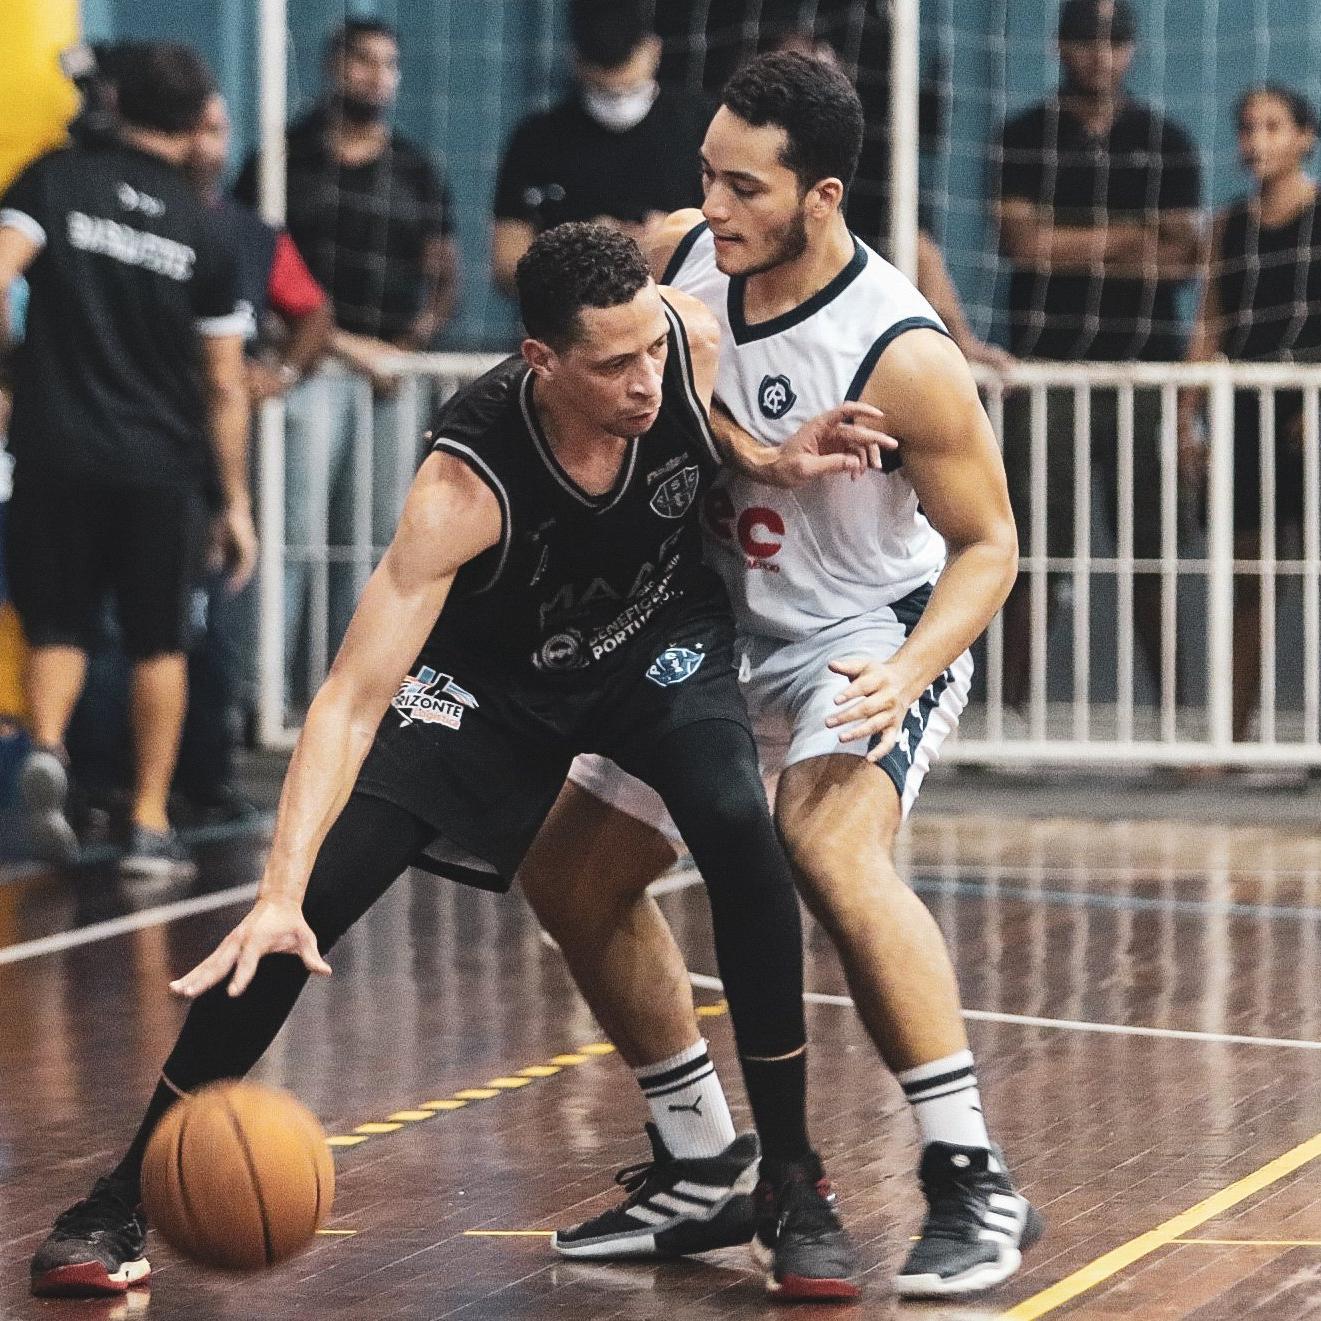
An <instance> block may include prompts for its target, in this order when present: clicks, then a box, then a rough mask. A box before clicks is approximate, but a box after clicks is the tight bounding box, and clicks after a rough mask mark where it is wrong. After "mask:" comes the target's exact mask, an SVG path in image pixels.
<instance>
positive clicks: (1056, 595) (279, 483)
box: [259, 354, 1321, 766]
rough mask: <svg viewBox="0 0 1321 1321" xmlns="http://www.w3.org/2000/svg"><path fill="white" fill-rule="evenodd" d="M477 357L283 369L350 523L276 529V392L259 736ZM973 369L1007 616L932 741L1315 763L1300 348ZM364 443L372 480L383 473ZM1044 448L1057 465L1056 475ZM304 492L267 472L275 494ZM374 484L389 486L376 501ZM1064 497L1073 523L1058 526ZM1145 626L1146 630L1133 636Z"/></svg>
mask: <svg viewBox="0 0 1321 1321" xmlns="http://www.w3.org/2000/svg"><path fill="white" fill-rule="evenodd" d="M496 361H498V358H496V357H494V356H490V355H463V354H430V355H418V356H414V357H410V358H408V359H407V374H406V375H405V376H404V377H403V378H402V379H401V382H400V386H399V389H398V392H397V394H396V396H395V398H394V400H393V403H392V404H391V406H390V408H389V409H388V410H383V409H382V408H381V406H380V405H379V403H378V404H377V405H376V406H375V408H374V405H373V399H372V394H371V389H370V386H369V384H368V383H367V382H366V381H363V380H357V379H352V378H348V377H346V376H345V375H344V374H343V373H337V372H334V371H330V372H326V373H321V374H318V376H317V377H315V378H314V379H313V380H311V381H308V382H306V383H305V384H304V385H303V386H301V387H299V391H300V393H299V395H298V396H296V397H295V398H293V399H291V400H290V402H289V405H288V411H289V412H294V411H299V412H301V415H302V427H301V431H299V432H298V434H299V435H300V437H301V439H300V443H302V444H306V443H307V439H306V438H307V436H308V435H309V434H312V435H316V434H318V426H320V433H321V434H322V435H323V436H324V435H329V434H330V433H331V432H333V429H334V426H336V425H340V426H343V425H348V426H349V429H350V433H351V434H350V437H349V441H348V442H342V443H348V444H349V445H350V451H351V452H350V453H349V455H348V456H347V457H343V458H342V459H341V462H342V463H345V464H347V467H346V468H345V472H346V474H347V477H348V479H347V480H346V481H345V482H344V484H343V486H342V489H341V490H340V491H339V492H338V497H339V503H338V514H339V518H340V526H341V528H342V529H343V528H347V529H348V530H349V534H348V535H347V536H345V535H341V536H340V537H339V538H335V537H332V536H327V535H326V529H325V527H324V526H320V527H319V530H320V535H317V536H313V537H311V538H309V539H307V540H306V541H303V542H300V543H297V544H286V537H285V518H284V514H285V489H284V487H285V478H286V473H289V472H294V473H296V472H299V471H306V470H307V462H306V457H307V456H304V462H303V464H302V467H301V468H299V467H297V466H296V465H295V466H291V467H286V460H285V458H284V457H283V451H284V445H283V427H282V417H281V414H282V412H284V411H286V410H284V409H282V408H281V407H280V406H279V405H275V406H268V408H267V410H266V413H265V414H264V417H263V425H262V429H261V441H260V450H259V485H260V496H261V531H262V533H263V539H264V545H263V560H262V609H261V638H260V648H259V650H260V656H261V684H260V693H261V698H260V700H261V710H260V713H259V716H260V720H259V726H260V730H261V733H262V737H263V740H264V741H265V742H267V743H268V744H272V745H277V744H287V743H288V742H290V741H291V739H292V737H293V733H294V728H293V726H294V725H296V721H297V719H298V716H299V710H300V704H299V703H297V702H293V703H291V701H290V699H289V693H290V680H291V679H292V680H294V686H295V687H296V688H297V689H299V690H301V695H302V696H305V695H306V694H307V693H310V692H312V691H315V688H316V686H317V685H318V684H319V683H320V681H321V679H322V678H323V677H324V674H325V670H326V666H327V662H328V658H329V656H330V652H331V647H332V646H333V645H334V644H335V643H336V642H337V638H336V637H335V632H336V629H337V627H338V626H339V625H341V624H342V623H343V622H344V620H343V610H344V609H345V607H344V606H343V602H344V601H346V600H351V599H352V598H353V597H356V594H357V591H359V590H360V589H361V586H362V584H363V583H364V582H365V581H366V578H367V575H368V574H369V573H370V572H371V569H372V566H373V565H374V563H375V561H376V559H377V558H379V555H380V553H381V551H382V549H383V548H384V547H383V543H384V541H385V540H386V539H387V537H388V527H389V526H390V521H391V519H392V517H393V515H394V514H395V513H396V512H397V508H398V503H399V502H400V501H401V500H402V496H403V492H404V490H405V489H406V486H407V481H408V478H409V476H410V475H411V473H412V471H413V468H414V466H415V464H416V462H417V459H418V457H419V452H420V451H419V436H420V433H421V431H422V430H423V428H424V426H425V422H426V419H427V416H428V412H429V409H430V407H431V406H432V405H433V404H434V403H435V402H436V401H437V400H439V399H441V398H444V397H446V396H447V395H448V394H449V393H451V392H452V391H453V390H454V389H456V388H458V386H459V385H461V384H463V383H464V382H466V381H468V380H471V379H473V378H474V377H475V376H477V375H479V374H480V373H481V372H483V371H485V370H487V369H488V368H489V367H490V366H491V365H493V364H494V363H495V362H496ZM981 383H982V385H983V387H984V389H985V394H986V402H987V409H988V412H989V413H990V415H991V418H992V422H993V424H994V425H995V427H996V431H997V434H998V435H1001V436H1002V437H1003V436H1004V429H1005V423H1006V417H1007V416H1010V417H1016V418H1017V419H1018V425H1017V428H1016V431H1015V435H1016V437H1017V439H1016V441H1015V440H1014V438H1013V437H1011V438H1010V439H1011V443H1010V445H1009V448H1008V450H1007V461H1008V462H1009V464H1010V466H1011V467H1014V468H1016V472H1015V473H1014V475H1013V480H1014V483H1016V484H1017V486H1018V488H1019V489H1020V490H1021V491H1023V493H1024V496H1023V499H1022V500H1020V523H1021V527H1020V540H1021V546H1020V578H1019V587H1018V589H1017V591H1018V593H1019V594H1020V595H1019V597H1018V601H1019V605H1018V606H1017V607H1015V609H1016V610H1017V611H1018V613H1017V615H1013V616H1012V618H1011V621H1010V625H1009V626H1008V627H1007V625H1006V615H1003V614H1002V615H1001V616H1000V617H998V618H997V619H996V620H995V621H994V623H993V624H992V626H991V628H990V630H989V631H988V634H987V637H986V639H985V641H984V643H983V644H982V645H981V646H980V647H979V649H978V662H979V679H978V681H977V686H976V688H975V690H974V699H973V701H972V703H971V704H970V706H969V709H968V711H967V712H966V713H965V715H964V719H963V724H962V730H961V732H960V737H959V739H958V741H957V744H955V745H954V746H952V747H951V748H950V749H949V755H950V757H951V758H952V759H956V760H959V761H964V762H979V763H990V764H1007V763H1032V762H1040V763H1054V764H1075V765H1088V764H1093V765H1094V764H1105V763H1110V764H1120V763H1129V764H1148V765H1154V764H1167V765H1169V764H1200V763H1214V764H1235V763H1239V764H1244V763H1246V764H1265V765H1277V766H1278V765H1299V766H1301V765H1310V764H1321V596H1319V594H1318V587H1319V585H1321V504H1319V500H1318V496H1319V495H1321V441H1319V438H1318V437H1319V432H1321V426H1319V423H1318V418H1319V416H1321V366H1306V367H1304V366H1295V365H1283V364H1281V365H1276V364H1251V365H1247V364H1229V363H1223V362H1216V363H1205V364H1155V363H1132V364H1128V363H1125V364H1069V363H1043V362H1033V363H1021V364H1018V365H1017V366H1015V367H1014V368H1013V369H1012V370H1011V371H1010V372H1009V373H1008V374H1006V375H994V374H990V373H983V374H982V377H981ZM1185 389H1196V390H1199V391H1202V392H1204V395H1205V400H1206V409H1205V416H1206V426H1205V437H1206V444H1207V462H1206V483H1205V517H1204V519H1197V518H1194V517H1193V508H1192V506H1193V503H1194V502H1193V500H1192V498H1191V491H1190V489H1189V488H1188V487H1187V486H1185V485H1183V484H1182V483H1181V480H1180V474H1179V436H1178V430H1177V406H1178V398H1179V393H1180V391H1181V390H1185ZM1243 391H1250V392H1253V394H1254V395H1255V396H1256V397H1257V398H1258V399H1259V401H1260V409H1261V425H1260V428H1259V431H1260V438H1259V446H1260V455H1261V461H1260V474H1261V476H1260V489H1259V490H1258V491H1257V492H1256V499H1255V501H1254V503H1255V505H1256V507H1257V509H1258V510H1259V522H1260V533H1259V536H1258V537H1257V539H1256V541H1255V545H1254V549H1255V554H1252V555H1251V556H1250V557H1247V558H1237V559H1236V558H1235V532H1234V517H1235V515H1234V469H1235V458H1234V443H1235V437H1234V411H1235V396H1236V393H1238V392H1243ZM1280 391H1289V392H1291V396H1292V398H1293V399H1295V400H1296V399H1297V397H1298V395H1299V393H1301V399H1302V412H1301V434H1300V437H1299V442H1300V443H1301V447H1302V467H1303V486H1304V489H1303V492H1302V501H1301V504H1302V517H1301V544H1300V545H1299V546H1298V547H1297V548H1296V553H1292V548H1290V547H1287V546H1286V547H1285V551H1286V552H1287V553H1285V554H1281V552H1280V548H1279V547H1278V546H1277V531H1278V530H1279V529H1278V528H1277V516H1276V495H1277V477H1278V476H1279V474H1277V472H1276V465H1275V453H1276V447H1275V431H1276V413H1277V407H1276V405H1277V395H1278V393H1279V392H1280ZM383 411H385V412H388V414H389V416H388V417H387V418H386V421H387V423H388V434H386V435H384V436H382V435H380V434H377V435H376V436H375V439H373V412H375V414H376V417H375V422H376V424H377V431H378V432H379V426H380V422H381V417H382V413H383ZM1063 414H1067V415H1068V416H1067V417H1066V418H1065V419H1064V422H1063V424H1061V421H1060V417H1061V415H1063ZM309 418H310V419H311V425H310V427H309V424H308V420H309ZM318 418H319V419H320V421H319V422H318ZM292 434H293V433H292V432H291V435H292ZM315 443H317V444H322V443H323V442H321V441H318V442H315ZM1239 443H1240V445H1241V444H1243V443H1244V441H1243V439H1242V438H1240V442H1239ZM328 448H329V449H333V448H334V445H333V444H331V445H330V446H329V447H328ZM317 461H319V458H318V459H314V460H313V462H317ZM383 464H384V465H388V467H389V469H390V470H391V472H392V478H391V480H390V481H389V482H382V480H381V473H382V465H383ZM1065 468H1068V469H1071V480H1070V481H1068V482H1067V483H1061V481H1060V473H1061V471H1062V470H1063V469H1065ZM1066 476H1067V474H1066ZM1098 478H1099V480H1098ZM1062 485H1063V486H1064V488H1065V489H1064V490H1063V491H1062V490H1061V486H1062ZM383 493H384V494H383ZM332 494H335V493H332ZM310 496H311V493H310V492H304V491H301V490H295V491H290V492H289V498H290V499H291V500H292V499H294V498H299V499H302V498H305V497H307V498H310ZM345 501H347V511H346V509H345V504H344V502H345ZM383 501H384V502H385V503H386V504H387V505H389V504H392V505H393V507H391V508H388V509H385V510H384V511H383V509H382V507H381V506H382V502H383ZM1066 506H1067V512H1068V515H1069V521H1070V522H1071V524H1072V527H1071V529H1066V531H1067V533H1068V535H1067V536H1065V538H1064V543H1065V544H1060V540H1061V538H1060V531H1059V527H1058V524H1059V522H1060V517H1059V514H1060V511H1061V510H1062V509H1064V508H1065V507H1066ZM328 512H329V511H327V515H328ZM383 513H384V514H385V517H384V518H383V517H382V514H383ZM327 521H328V519H327ZM1153 524H1154V525H1153ZM1242 547H1243V543H1242V539H1240V549H1242ZM1139 551H1141V552H1143V553H1139ZM1236 577H1237V579H1238V581H1239V582H1240V584H1243V583H1251V584H1254V585H1255V587H1256V595H1257V605H1256V620H1257V629H1258V632H1259V636H1260V646H1259V655H1260V677H1259V680H1258V682H1257V685H1256V692H1255V699H1256V706H1257V708H1258V717H1257V727H1256V731H1255V733H1254V734H1253V736H1252V737H1251V738H1250V739H1246V738H1245V739H1243V740H1241V741H1235V740H1234V737H1233V698H1232V673H1233V656H1234V627H1235V620H1234V604H1235V580H1236ZM291 586H292V587H293V588H294V589H296V590H298V591H299V592H300V593H301V601H300V602H299V604H298V606H297V607H296V608H295V607H293V606H291V604H290V602H289V600H288V599H287V595H286V593H287V590H288V589H289V588H290V587H291ZM336 602H338V603H340V604H339V605H336V604H335V603H336ZM1144 603H1145V604H1144ZM1052 605H1054V608H1052ZM336 609H339V610H340V614H341V617H340V618H336V613H335V612H336ZM1144 611H1145V613H1144ZM1015 621H1017V622H1015ZM291 622H293V623H294V624H296V625H297V627H298V630H299V632H300V633H301V634H302V639H303V640H302V645H301V646H300V647H298V648H294V647H293V646H291V645H290V643H291V641H292V639H291V637H290V633H289V629H290V626H291ZM1144 624H1145V628H1144ZM1153 625H1154V626H1155V631H1156V632H1158V634H1159V637H1158V641H1154V640H1153V639H1152V638H1151V637H1150V636H1147V634H1149V633H1150V632H1152V631H1153ZM1144 652H1145V653H1146V657H1149V658H1150V659H1151V664H1150V665H1147V664H1145V663H1144V659H1145V658H1144ZM1015 688H1017V690H1018V691H1017V693H1015ZM1015 697H1017V701H1016V702H1011V698H1015Z"/></svg>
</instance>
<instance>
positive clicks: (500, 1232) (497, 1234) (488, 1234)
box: [463, 1229, 555, 1238]
mask: <svg viewBox="0 0 1321 1321" xmlns="http://www.w3.org/2000/svg"><path fill="white" fill-rule="evenodd" d="M554 1232H555V1231H554V1230H553V1229H465V1230H464V1231H463V1236H464V1238H549V1237H550V1236H551V1235H552V1234H553V1233H554Z"/></svg>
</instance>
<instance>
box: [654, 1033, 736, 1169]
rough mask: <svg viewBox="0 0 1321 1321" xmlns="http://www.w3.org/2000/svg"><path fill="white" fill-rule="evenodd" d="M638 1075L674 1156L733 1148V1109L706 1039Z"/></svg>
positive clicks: (667, 1147)
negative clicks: (707, 1047)
mask: <svg viewBox="0 0 1321 1321" xmlns="http://www.w3.org/2000/svg"><path fill="white" fill-rule="evenodd" d="M633 1072H634V1074H635V1075H636V1076H637V1080H638V1086H639V1087H641V1088H642V1094H643V1095H644V1096H645V1097H646V1098H647V1105H648V1106H650V1107H651V1118H652V1121H653V1122H654V1123H655V1125H656V1127H657V1128H658V1129H659V1130H660V1135H661V1140H662V1141H663V1142H664V1143H665V1146H666V1149H667V1150H668V1151H669V1153H670V1155H671V1156H678V1157H681V1158H692V1157H698V1156H718V1155H719V1154H720V1153H721V1152H722V1151H724V1149H725V1148H726V1147H727V1146H729V1144H730V1143H731V1142H733V1140H734V1137H735V1134H734V1121H733V1120H732V1119H731V1118H730V1115H729V1103H728V1102H727V1101H726V1100H725V1093H724V1089H723V1088H722V1087H721V1086H720V1079H719V1078H717V1077H716V1066H715V1065H714V1064H712V1063H711V1056H710V1055H708V1054H707V1051H706V1042H705V1041H704V1040H703V1039H702V1038H701V1037H699V1038H698V1039H697V1040H696V1041H695V1042H694V1043H693V1044H692V1045H691V1046H689V1047H688V1048H687V1049H686V1050H681V1051H680V1052H679V1053H678V1054H677V1055H671V1056H670V1058H669V1059H667V1060H661V1061H659V1062H658V1063H656V1064H648V1065H645V1066H644V1067H643V1068H641V1069H634V1070H633Z"/></svg>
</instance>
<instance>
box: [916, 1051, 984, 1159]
mask: <svg viewBox="0 0 1321 1321" xmlns="http://www.w3.org/2000/svg"><path fill="white" fill-rule="evenodd" d="M895 1076H896V1077H897V1078H898V1079H899V1082H900V1085H901V1086H902V1087H903V1089H904V1095H905V1096H906V1097H908V1100H909V1104H911V1105H912V1107H913V1115H914V1117H915V1118H916V1119H917V1126H918V1128H919V1129H920V1130H921V1132H922V1145H923V1146H925V1145H926V1144H927V1143H928V1142H949V1143H952V1144H953V1145H954V1146H957V1147H989V1146H990V1145H991V1138H990V1135H989V1134H988V1133H987V1131H986V1120H985V1118H984V1117H983V1115H982V1098H981V1093H980V1092H978V1090H977V1074H976V1072H975V1071H974V1069H973V1066H972V1051H970V1050H961V1051H959V1052H958V1053H957V1054H955V1055H947V1056H945V1058H944V1059H943V1060H932V1061H931V1062H930V1063H929V1064H919V1065H918V1066H917V1068H915V1069H905V1070H904V1071H903V1072H902V1073H899V1074H896V1075H895Z"/></svg>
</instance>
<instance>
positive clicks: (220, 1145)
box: [142, 1081, 335, 1271]
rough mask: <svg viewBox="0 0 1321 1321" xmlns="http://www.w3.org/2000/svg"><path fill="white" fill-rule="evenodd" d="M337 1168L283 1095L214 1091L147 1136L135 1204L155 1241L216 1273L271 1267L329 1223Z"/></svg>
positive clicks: (298, 1107)
mask: <svg viewBox="0 0 1321 1321" xmlns="http://www.w3.org/2000/svg"><path fill="white" fill-rule="evenodd" d="M334 1197H335V1167H334V1164H333V1162H332V1161H331V1159H330V1150H329V1148H328V1147H327V1146H326V1135H325V1133H324V1132H323V1130H322V1128H321V1125H320V1124H319V1123H318V1122H317V1120H316V1116H315V1115H313V1114H312V1112H311V1111H310V1110H309V1109H308V1108H307V1107H306V1106H305V1105H302V1104H301V1103H300V1102H298V1101H296V1100H294V1098H293V1097H292V1096H290V1095H288V1094H287V1093H286V1092H280V1091H276V1090H275V1089H273V1088H270V1087H263V1086H261V1085H260V1084H259V1083H252V1082H234V1081H227V1082H218V1083H212V1084H211V1085H210V1086H207V1087H203V1088H201V1089H200V1090H199V1091H197V1092H195V1093H194V1094H193V1095H192V1096H188V1097H185V1098H184V1099H183V1100H182V1101H180V1102H179V1104H178V1105H176V1106H174V1108H173V1109H171V1110H170V1111H169V1112H168V1113H167V1114H166V1116H165V1118H164V1119H162V1120H161V1122H160V1125H159V1126H158V1127H157V1129H156V1131H155V1132H154V1133H153V1134H152V1135H151V1141H150V1143H149V1144H148V1146H147V1151H146V1155H145V1157H144V1158H143V1162H142V1201H143V1205H144V1206H145V1208H146V1211H147V1216H148V1218H149V1220H150V1221H151V1223H152V1225H153V1226H154V1228H156V1229H157V1230H159V1231H160V1234H161V1236H162V1237H163V1238H164V1239H165V1240H166V1242H168V1243H169V1244H170V1246H171V1247H174V1248H177V1249H178V1250H179V1251H180V1252H182V1253H183V1254H184V1256H186V1257H191V1258H192V1259H193V1260H194V1261H197V1262H201V1263H202V1264H203V1265H206V1266H217V1267H220V1268H221V1269H223V1270H232V1271H252V1270H260V1269H261V1268H262V1267H265V1266H273V1265H274V1264H275V1263H276V1262H277V1261H283V1260H284V1259H285V1258H286V1257H289V1256H292V1255H293V1253H295V1252H297V1251H298V1250H299V1248H301V1247H303V1246H304V1245H305V1244H306V1243H307V1241H308V1240H309V1239H310V1238H311V1237H312V1235H313V1234H314V1233H315V1232H316V1230H317V1229H318V1228H319V1227H320V1226H321V1225H322V1224H323V1223H324V1221H325V1219H326V1217H327V1216H328V1215H329V1214H330V1206H331V1202H332V1201H333V1200H334Z"/></svg>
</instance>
